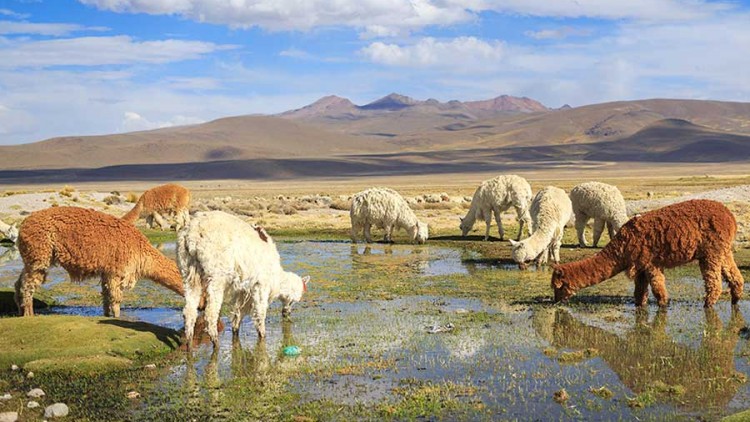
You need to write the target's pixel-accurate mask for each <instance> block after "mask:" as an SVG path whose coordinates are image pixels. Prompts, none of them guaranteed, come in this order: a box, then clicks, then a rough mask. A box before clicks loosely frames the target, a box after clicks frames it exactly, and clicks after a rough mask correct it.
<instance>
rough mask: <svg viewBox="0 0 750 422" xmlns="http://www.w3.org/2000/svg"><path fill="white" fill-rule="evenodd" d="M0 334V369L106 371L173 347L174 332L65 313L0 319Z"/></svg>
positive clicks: (176, 335) (177, 337)
mask: <svg viewBox="0 0 750 422" xmlns="http://www.w3.org/2000/svg"><path fill="white" fill-rule="evenodd" d="M0 333H2V334H0V337H2V339H3V341H2V342H0V368H10V366H11V365H13V364H15V365H18V366H20V367H22V368H24V369H27V370H32V371H34V372H43V371H45V370H57V371H70V372H84V373H100V372H106V371H107V370H110V369H122V368H127V367H129V366H130V365H132V364H133V362H140V361H142V360H143V359H149V358H155V357H159V356H163V355H165V354H168V353H169V352H171V351H173V350H175V349H176V348H177V347H178V346H179V335H178V333H177V332H176V331H174V330H170V329H168V328H164V327H159V326H157V325H153V324H148V323H145V322H132V321H123V320H116V319H111V318H95V317H82V316H71V315H38V316H35V317H26V318H21V317H12V318H0ZM27 367H28V368H27Z"/></svg>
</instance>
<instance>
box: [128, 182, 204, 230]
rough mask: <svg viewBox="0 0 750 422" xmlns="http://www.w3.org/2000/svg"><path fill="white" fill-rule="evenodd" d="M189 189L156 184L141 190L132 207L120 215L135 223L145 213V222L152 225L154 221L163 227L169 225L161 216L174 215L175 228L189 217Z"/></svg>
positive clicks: (166, 227) (180, 225) (184, 222)
mask: <svg viewBox="0 0 750 422" xmlns="http://www.w3.org/2000/svg"><path fill="white" fill-rule="evenodd" d="M189 205H190V191H189V190H187V189H186V188H184V187H182V186H180V185H175V184H174V183H170V184H167V185H161V186H157V187H155V188H151V189H149V190H147V191H146V192H143V195H141V197H140V198H138V202H136V204H135V206H134V207H133V209H131V210H130V211H128V213H127V214H125V215H124V216H122V219H123V220H125V221H127V222H128V223H135V222H136V220H138V219H139V218H140V217H141V215H143V214H146V223H147V224H148V226H149V227H151V228H153V227H154V221H155V222H156V223H157V224H159V226H160V227H161V228H162V229H163V230H164V229H169V225H168V223H167V222H166V221H164V218H163V216H166V215H174V216H175V222H176V225H177V230H179V229H180V227H182V226H184V225H185V224H187V222H188V219H189V218H190V217H189V215H190V214H189V213H188V212H189V208H188V207H189Z"/></svg>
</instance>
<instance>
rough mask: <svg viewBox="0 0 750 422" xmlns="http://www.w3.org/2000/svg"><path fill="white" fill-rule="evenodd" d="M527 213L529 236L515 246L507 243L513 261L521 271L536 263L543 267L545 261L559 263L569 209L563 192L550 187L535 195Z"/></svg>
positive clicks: (570, 213) (571, 211) (571, 208)
mask: <svg viewBox="0 0 750 422" xmlns="http://www.w3.org/2000/svg"><path fill="white" fill-rule="evenodd" d="M529 212H530V213H531V232H532V234H531V236H529V237H528V238H526V239H524V240H522V241H520V242H517V241H514V240H510V244H511V250H512V256H513V260H514V261H515V262H517V263H518V267H519V268H520V269H522V270H524V269H526V264H527V263H528V262H530V261H536V264H537V265H542V264H546V263H547V257H548V256H549V258H551V259H552V260H553V261H554V262H555V263H558V262H560V246H562V238H563V234H564V233H565V224H567V223H568V221H570V217H571V215H572V214H573V206H572V205H571V203H570V198H568V195H567V194H566V193H565V191H564V190H562V189H560V188H556V187H554V186H547V187H546V188H544V189H542V190H540V191H539V192H537V194H536V196H535V197H534V199H533V200H532V201H531V206H530V207H529Z"/></svg>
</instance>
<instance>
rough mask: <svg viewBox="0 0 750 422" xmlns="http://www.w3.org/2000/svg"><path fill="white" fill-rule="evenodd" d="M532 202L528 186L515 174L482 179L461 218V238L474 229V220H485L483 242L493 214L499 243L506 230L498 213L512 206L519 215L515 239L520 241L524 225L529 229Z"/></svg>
mask: <svg viewBox="0 0 750 422" xmlns="http://www.w3.org/2000/svg"><path fill="white" fill-rule="evenodd" d="M530 202H531V186H530V185H529V182H527V181H526V179H524V178H523V177H520V176H516V175H515V174H508V175H502V176H497V177H495V178H493V179H489V180H485V181H484V182H482V184H481V185H479V187H478V188H477V190H476V191H475V192H474V197H473V198H472V199H471V208H469V212H467V213H466V217H464V218H462V219H461V225H460V226H459V228H460V229H461V236H466V235H467V234H468V233H469V231H470V230H471V229H472V228H474V223H475V222H476V220H477V219H480V220H481V219H484V223H485V224H486V226H487V230H486V231H485V234H484V240H487V239H489V237H490V225H492V213H494V214H495V221H496V222H497V227H498V231H499V232H500V240H503V239H504V238H505V230H503V223H502V218H501V214H502V213H503V211H505V210H507V209H509V208H510V207H513V208H515V209H516V214H517V215H518V237H516V240H519V239H520V238H521V235H522V233H523V227H524V224H526V226H527V227H528V228H529V229H530V228H531V227H530V224H531V217H529V203H530Z"/></svg>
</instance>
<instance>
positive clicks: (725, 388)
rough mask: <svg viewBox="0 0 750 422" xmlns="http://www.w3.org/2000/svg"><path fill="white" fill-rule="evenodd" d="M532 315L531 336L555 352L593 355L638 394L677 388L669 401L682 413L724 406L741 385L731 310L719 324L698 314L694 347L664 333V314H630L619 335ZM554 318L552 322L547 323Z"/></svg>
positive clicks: (737, 320)
mask: <svg viewBox="0 0 750 422" xmlns="http://www.w3.org/2000/svg"><path fill="white" fill-rule="evenodd" d="M546 311H548V312H549V313H547V315H546V316H547V317H548V318H545V315H544V314H545V310H542V311H541V312H537V313H536V314H535V316H534V328H535V330H536V331H537V333H538V334H539V335H540V336H541V337H542V338H544V339H545V340H547V341H549V342H550V343H551V344H552V345H553V346H555V347H557V348H566V349H576V350H580V349H586V348H594V349H597V351H598V356H599V357H601V358H602V359H603V360H604V361H605V362H606V363H607V365H608V366H609V367H610V368H611V369H612V370H613V371H614V372H615V373H617V375H618V376H619V378H620V380H621V381H622V383H623V384H624V385H626V386H627V387H628V388H630V389H631V390H632V391H633V392H634V393H636V394H639V393H641V392H643V391H645V390H646V389H648V388H649V387H650V386H653V385H655V384H658V383H659V382H661V383H664V384H667V385H671V386H678V385H679V386H682V387H683V388H684V389H685V392H684V393H683V394H681V395H679V396H676V397H675V399H676V401H678V403H679V404H680V405H681V406H683V407H686V408H688V409H694V410H699V409H706V408H709V407H725V406H726V405H727V404H728V403H729V402H730V401H731V400H732V398H733V397H734V396H735V395H736V394H737V391H738V390H739V388H740V387H741V386H742V384H743V382H744V380H745V378H746V377H745V375H744V374H742V373H741V372H738V371H737V370H736V369H735V363H734V359H735V355H734V350H735V347H736V346H737V343H738V340H739V331H740V330H741V329H742V328H744V327H745V319H744V318H743V316H742V313H741V311H740V309H739V308H738V307H737V306H733V307H732V313H731V317H730V318H729V322H728V323H727V324H726V325H724V324H722V321H721V319H719V316H718V314H717V313H716V311H714V310H713V309H712V308H707V309H704V312H705V329H704V331H703V338H702V339H701V342H700V345H699V346H698V347H697V348H693V347H689V346H687V345H685V344H680V343H678V342H676V341H674V339H673V338H672V337H671V336H670V335H669V334H668V333H667V331H666V327H667V310H666V309H659V311H658V312H657V314H656V316H655V317H654V319H653V321H650V322H649V314H648V311H647V310H643V311H639V312H636V315H635V325H634V326H633V328H632V329H630V330H629V331H627V332H626V333H625V334H624V335H617V334H615V333H612V332H609V331H607V330H605V329H602V328H599V327H594V326H590V325H586V324H584V323H583V322H581V321H579V320H578V319H576V318H575V317H574V316H573V315H571V314H570V313H569V312H568V311H565V310H563V309H555V310H552V309H547V310H546ZM553 317H554V323H553V324H552V325H550V324H549V323H550V321H549V320H551V319H552V318H553Z"/></svg>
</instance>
